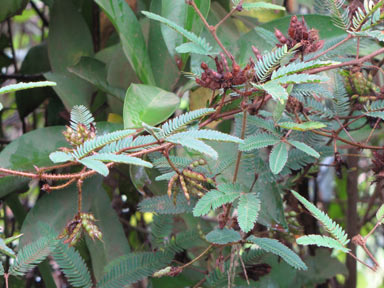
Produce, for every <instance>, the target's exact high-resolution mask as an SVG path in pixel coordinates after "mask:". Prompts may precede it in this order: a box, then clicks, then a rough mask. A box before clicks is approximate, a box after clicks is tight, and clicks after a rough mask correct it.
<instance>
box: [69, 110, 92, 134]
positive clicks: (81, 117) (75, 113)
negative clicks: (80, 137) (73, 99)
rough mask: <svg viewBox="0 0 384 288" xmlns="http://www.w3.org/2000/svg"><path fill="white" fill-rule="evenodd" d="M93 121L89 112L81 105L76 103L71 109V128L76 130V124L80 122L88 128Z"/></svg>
mask: <svg viewBox="0 0 384 288" xmlns="http://www.w3.org/2000/svg"><path fill="white" fill-rule="evenodd" d="M94 122H95V118H93V116H92V114H91V112H90V111H89V110H88V109H87V107H85V106H83V105H76V106H74V107H73V108H72V110H71V128H72V129H73V130H74V131H76V129H77V125H78V124H82V125H84V126H85V127H87V129H90V125H91V123H94Z"/></svg>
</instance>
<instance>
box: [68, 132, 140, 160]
mask: <svg viewBox="0 0 384 288" xmlns="http://www.w3.org/2000/svg"><path fill="white" fill-rule="evenodd" d="M134 132H135V130H129V129H128V130H118V131H114V132H111V133H108V134H105V135H102V136H97V137H96V138H93V139H91V140H87V141H85V142H84V143H83V144H81V145H80V146H79V147H77V148H76V150H75V151H74V152H73V153H72V156H73V157H74V158H75V159H76V160H79V159H81V158H83V157H85V156H87V155H88V154H89V153H91V152H93V151H95V150H97V149H100V148H102V147H104V146H105V145H107V144H111V143H113V142H116V141H118V140H120V139H122V138H125V137H127V136H129V135H131V134H132V133H134Z"/></svg>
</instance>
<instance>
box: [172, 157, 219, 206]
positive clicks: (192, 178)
mask: <svg viewBox="0 0 384 288" xmlns="http://www.w3.org/2000/svg"><path fill="white" fill-rule="evenodd" d="M206 164H207V162H206V161H205V160H204V159H199V160H196V161H193V162H192V163H191V164H190V165H189V166H188V167H187V168H185V169H183V170H182V171H181V173H177V174H176V175H174V176H173V177H172V178H171V179H170V180H169V182H168V191H167V194H168V196H169V198H173V203H174V204H175V205H176V197H177V192H178V190H177V189H176V190H175V192H173V187H174V186H175V184H176V181H177V180H179V182H180V186H181V190H183V193H184V196H185V198H186V199H187V201H188V203H189V201H190V198H191V197H190V193H189V191H190V189H188V185H190V186H192V187H194V188H196V189H192V190H191V192H192V193H194V194H196V195H197V196H198V197H202V196H203V195H204V194H203V193H202V192H201V191H200V190H206V189H205V188H204V186H203V185H202V183H209V184H212V185H214V184H215V182H214V180H213V179H212V178H209V177H207V176H205V175H204V174H202V173H200V172H196V171H193V169H194V168H196V167H198V166H201V165H206ZM172 196H173V197H172Z"/></svg>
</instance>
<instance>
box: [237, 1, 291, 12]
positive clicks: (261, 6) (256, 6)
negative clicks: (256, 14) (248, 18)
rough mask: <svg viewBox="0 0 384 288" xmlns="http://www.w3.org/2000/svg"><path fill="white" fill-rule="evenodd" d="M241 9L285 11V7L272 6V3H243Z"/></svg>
mask: <svg viewBox="0 0 384 288" xmlns="http://www.w3.org/2000/svg"><path fill="white" fill-rule="evenodd" d="M242 7H243V9H245V10H250V9H257V10H261V9H273V10H283V11H285V7H283V6H280V5H276V4H272V3H267V2H256V3H243V4H242Z"/></svg>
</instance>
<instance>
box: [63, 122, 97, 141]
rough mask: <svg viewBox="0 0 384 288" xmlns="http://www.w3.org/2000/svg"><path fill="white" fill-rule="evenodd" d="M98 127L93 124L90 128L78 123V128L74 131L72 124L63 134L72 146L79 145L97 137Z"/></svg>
mask: <svg viewBox="0 0 384 288" xmlns="http://www.w3.org/2000/svg"><path fill="white" fill-rule="evenodd" d="M95 130H96V129H95V128H94V126H93V125H91V127H90V129H88V128H87V127H86V126H85V125H84V124H77V129H76V131H74V130H73V129H72V128H71V127H70V126H67V129H66V130H65V131H64V132H63V135H64V137H65V139H66V140H67V142H68V143H70V144H71V145H72V146H79V145H81V144H83V143H84V142H85V141H87V140H90V139H93V138H95V137H96V131H95Z"/></svg>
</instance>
